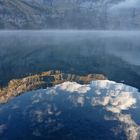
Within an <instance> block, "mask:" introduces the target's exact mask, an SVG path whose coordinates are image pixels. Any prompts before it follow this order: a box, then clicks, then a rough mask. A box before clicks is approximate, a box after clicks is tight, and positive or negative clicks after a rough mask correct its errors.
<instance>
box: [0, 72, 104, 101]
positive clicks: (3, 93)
mask: <svg viewBox="0 0 140 140" xmlns="http://www.w3.org/2000/svg"><path fill="white" fill-rule="evenodd" d="M106 79H107V77H105V76H104V75H102V74H88V75H85V76H80V75H75V74H67V73H62V72H61V71H47V72H43V73H41V74H36V75H32V76H27V77H25V78H22V79H14V80H11V81H9V83H8V85H7V87H3V88H0V103H6V102H7V101H8V100H10V99H12V98H13V97H16V96H19V95H21V94H23V93H24V92H28V91H32V90H36V89H41V88H47V87H51V86H55V85H58V84H61V83H63V82H66V81H71V82H77V83H80V84H88V83H90V82H91V81H94V80H106Z"/></svg>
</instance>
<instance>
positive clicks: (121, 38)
mask: <svg viewBox="0 0 140 140" xmlns="http://www.w3.org/2000/svg"><path fill="white" fill-rule="evenodd" d="M139 40H140V32H139V31H88V30H84V31H78V30H77V31H75V30H62V31H60V30H52V31H51V30H49V31H1V32H0V50H1V51H0V60H1V61H0V77H1V81H0V83H1V85H3V84H6V83H7V82H8V81H9V80H10V79H13V78H19V77H23V76H26V75H29V74H34V73H39V72H42V71H46V70H50V69H54V70H62V71H63V72H68V73H76V74H87V73H102V74H105V75H106V76H107V77H108V78H109V79H112V80H115V81H119V82H121V81H124V82H125V83H127V84H130V85H133V86H135V87H138V88H139V84H138V83H139V82H140V81H139V79H140V72H139V70H140V61H139V60H140V56H139V52H140V44H139Z"/></svg>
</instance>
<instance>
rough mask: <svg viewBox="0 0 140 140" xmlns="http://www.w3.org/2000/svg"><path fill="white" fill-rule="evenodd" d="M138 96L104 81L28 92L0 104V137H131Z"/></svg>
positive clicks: (133, 138)
mask: <svg viewBox="0 0 140 140" xmlns="http://www.w3.org/2000/svg"><path fill="white" fill-rule="evenodd" d="M139 94H140V93H139V92H138V90H137V89H136V88H133V87H130V86H127V85H124V84H119V83H116V82H112V81H108V80H104V81H93V82H92V83H91V84H89V85H80V84H77V83H72V82H65V83H63V84H60V85H57V86H55V87H52V88H48V89H44V90H38V91H33V92H29V93H26V94H24V95H22V96H20V97H17V98H15V99H13V100H11V101H10V102H9V103H7V104H5V105H1V106H0V107H1V109H0V132H1V133H0V138H1V139H11V140H18V139H49V140H54V139H57V138H58V137H59V139H68V140H75V139H77V140H84V139H88V140H93V139H95V140H96V139H100V140H104V139H108V140H111V139H116V140H118V139H124V140H125V139H127V140H137V139H140V136H139V134H140V126H139V125H140V120H139V117H140V114H139V113H138V112H139V111H140V108H139V107H140V106H139V100H140V95H139Z"/></svg>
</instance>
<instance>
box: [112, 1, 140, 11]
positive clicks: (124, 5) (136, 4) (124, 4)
mask: <svg viewBox="0 0 140 140" xmlns="http://www.w3.org/2000/svg"><path fill="white" fill-rule="evenodd" d="M137 7H140V1H139V0H125V1H122V2H120V3H118V4H116V5H114V6H113V7H112V9H124V8H137Z"/></svg>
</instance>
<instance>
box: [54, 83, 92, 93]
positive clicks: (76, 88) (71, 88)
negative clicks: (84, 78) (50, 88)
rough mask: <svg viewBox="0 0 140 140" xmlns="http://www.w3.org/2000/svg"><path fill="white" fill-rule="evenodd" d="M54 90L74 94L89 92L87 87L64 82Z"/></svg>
mask: <svg viewBox="0 0 140 140" xmlns="http://www.w3.org/2000/svg"><path fill="white" fill-rule="evenodd" d="M55 88H56V90H63V91H65V92H71V93H72V92H76V93H86V92H88V91H89V90H90V87H89V85H80V84H78V83H75V82H65V83H63V84H60V85H57V86H56V87H55Z"/></svg>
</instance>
